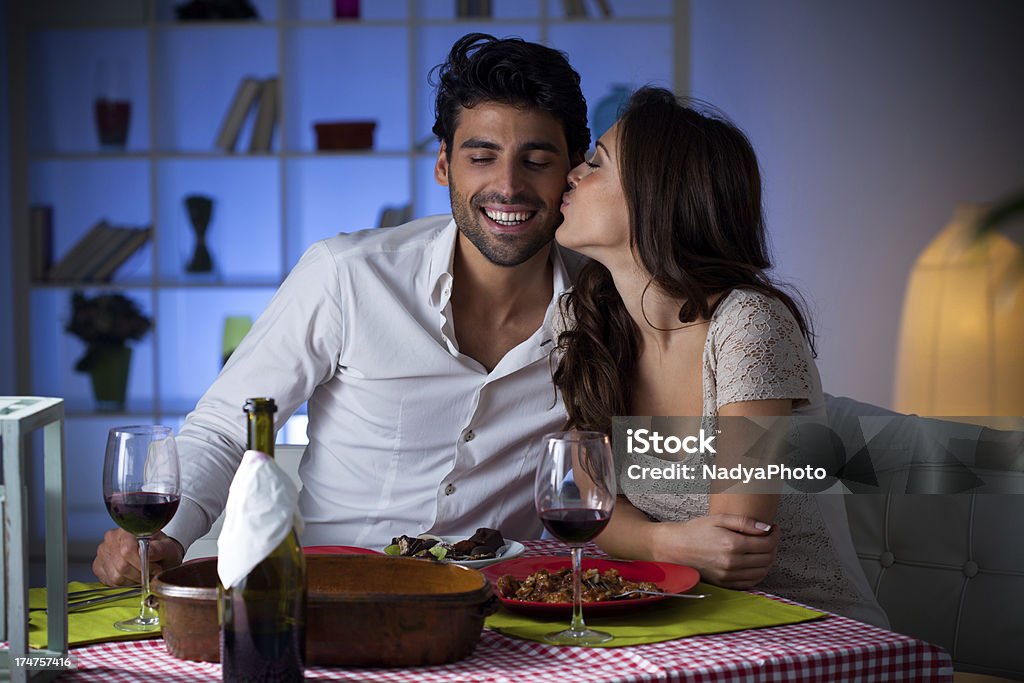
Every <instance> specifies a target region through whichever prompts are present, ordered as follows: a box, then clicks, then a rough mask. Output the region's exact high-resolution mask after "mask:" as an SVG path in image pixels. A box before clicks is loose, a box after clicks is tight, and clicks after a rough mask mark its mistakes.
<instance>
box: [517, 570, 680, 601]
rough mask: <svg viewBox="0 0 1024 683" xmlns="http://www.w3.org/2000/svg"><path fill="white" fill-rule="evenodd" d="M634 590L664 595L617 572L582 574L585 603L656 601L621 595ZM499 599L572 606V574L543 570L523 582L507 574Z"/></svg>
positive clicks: (649, 585)
mask: <svg viewBox="0 0 1024 683" xmlns="http://www.w3.org/2000/svg"><path fill="white" fill-rule="evenodd" d="M635 590H642V591H655V592H658V593H661V592H662V590H661V589H660V588H658V587H657V586H656V585H655V584H653V583H651V582H650V581H628V580H626V579H623V578H622V576H621V575H620V574H619V572H618V570H615V569H606V570H605V571H604V572H599V571H598V570H596V569H585V570H583V572H582V573H581V574H580V592H581V593H582V596H583V602H601V601H604V600H622V599H630V600H632V599H637V598H645V597H656V596H648V595H642V594H633V595H625V596H623V595H622V594H623V593H627V592H629V591H635ZM498 595H500V596H501V597H503V598H506V599H510V600H523V601H526V602H560V603H561V602H572V570H571V569H570V568H569V567H565V568H563V569H559V570H557V571H554V572H549V571H548V570H547V569H540V570H538V571H535V572H534V573H532V574H530V575H529V576H527V577H526V578H525V579H522V580H520V579H517V578H516V577H514V576H512V575H511V574H505V575H504V576H502V577H500V578H499V579H498Z"/></svg>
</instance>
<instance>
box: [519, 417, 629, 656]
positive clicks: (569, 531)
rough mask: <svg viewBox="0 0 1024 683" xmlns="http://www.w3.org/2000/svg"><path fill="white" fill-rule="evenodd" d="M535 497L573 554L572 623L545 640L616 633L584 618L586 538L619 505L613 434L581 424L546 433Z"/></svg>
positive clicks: (595, 638)
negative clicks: (582, 428) (589, 429)
mask: <svg viewBox="0 0 1024 683" xmlns="http://www.w3.org/2000/svg"><path fill="white" fill-rule="evenodd" d="M533 500H534V504H535V505H536V506H537V514H538V515H539V516H540V519H541V522H543V524H544V526H545V527H546V528H547V530H548V531H550V532H551V533H552V535H554V536H555V537H556V538H558V539H560V540H562V541H564V542H565V543H566V544H567V545H568V546H569V550H570V552H571V554H572V589H573V590H572V593H573V600H572V623H570V625H569V628H567V629H565V630H563V631H557V632H553V633H548V634H545V636H544V638H545V640H547V641H548V642H549V643H556V644H558V645H593V644H596V643H606V642H608V641H609V640H611V639H612V636H611V634H608V633H605V632H603V631H596V630H594V629H591V628H587V625H586V624H585V623H584V622H583V599H582V593H581V588H580V573H581V567H582V563H583V544H584V543H586V542H588V541H591V540H593V539H594V538H596V537H597V535H598V534H600V533H601V532H602V531H603V530H604V528H605V527H606V526H607V525H608V521H609V520H610V519H611V516H612V509H613V508H614V507H615V462H614V459H613V458H612V449H611V443H610V442H609V440H608V436H607V435H606V434H601V433H600V432H580V431H575V430H573V431H568V432H558V433H556V434H548V435H547V436H545V437H544V453H543V454H542V456H541V459H540V461H539V462H538V463H537V473H536V478H535V479H534V489H533Z"/></svg>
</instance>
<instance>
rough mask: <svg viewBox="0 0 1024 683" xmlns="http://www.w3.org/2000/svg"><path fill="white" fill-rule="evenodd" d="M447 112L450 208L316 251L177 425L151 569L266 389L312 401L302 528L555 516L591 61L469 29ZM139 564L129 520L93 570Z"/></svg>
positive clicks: (186, 536) (185, 538)
mask: <svg viewBox="0 0 1024 683" xmlns="http://www.w3.org/2000/svg"><path fill="white" fill-rule="evenodd" d="M433 130H434V133H435V134H436V135H437V136H438V139H439V140H440V143H441V144H440V150H439V152H438V157H437V163H436V166H435V171H434V175H435V178H436V179H437V181H438V182H439V183H440V184H442V185H445V186H447V187H448V188H449V193H450V196H451V203H452V214H453V216H454V218H453V219H449V218H448V217H447V216H444V217H433V218H425V219H420V220H416V221H413V222H411V223H409V224H406V225H404V226H399V227H396V228H389V229H387V230H372V231H363V232H358V233H353V234H343V235H338V236H336V237H334V238H331V239H328V240H324V241H322V242H318V243H317V244H314V245H313V246H312V247H311V248H310V249H309V250H308V251H307V252H306V254H305V255H304V256H303V257H302V259H301V260H300V261H299V263H298V264H297V265H296V266H295V268H294V270H293V271H292V272H291V273H290V274H289V276H288V278H287V279H286V281H285V282H284V284H282V286H281V288H280V289H279V290H278V292H277V294H276V295H275V296H274V298H273V299H272V301H271V302H270V304H269V305H268V307H267V310H266V311H265V312H264V313H263V314H262V315H261V316H260V318H259V320H258V321H257V322H256V324H255V325H254V326H253V329H252V330H251V331H250V333H249V334H248V335H247V337H246V339H245V341H244V342H243V343H242V345H241V346H240V347H239V348H238V350H236V351H235V352H234V354H232V356H231V360H230V361H229V363H228V364H227V365H226V367H225V368H224V370H223V372H222V373H221V375H220V377H218V379H217V380H216V382H215V383H214V384H213V386H212V387H211V388H210V390H209V391H208V392H207V393H206V394H205V395H204V396H203V398H202V399H201V400H200V401H199V404H198V405H197V406H196V409H195V411H193V412H192V413H191V414H190V415H189V417H188V419H187V421H186V423H185V425H184V426H183V427H182V429H181V432H180V434H179V435H178V438H177V440H178V447H179V451H180V455H181V466H182V484H183V485H182V501H181V505H180V507H179V510H178V513H177V515H176V516H175V518H174V520H173V521H172V522H171V523H170V524H169V525H168V526H167V527H166V529H165V530H164V532H165V534H166V535H164V534H160V535H159V536H158V537H157V538H156V539H154V541H153V542H152V543H151V546H150V557H151V566H152V567H154V570H158V569H160V568H167V567H170V566H175V565H176V564H178V563H180V561H181V558H182V556H183V552H184V550H183V549H184V548H187V547H188V546H189V545H190V544H191V543H192V542H193V541H194V540H195V539H196V538H198V537H199V536H201V535H202V534H204V533H205V532H206V531H207V530H208V529H209V527H210V526H211V524H212V523H213V521H214V520H215V519H216V517H217V516H218V515H219V514H220V512H221V510H222V509H223V507H224V502H225V500H226V498H227V491H228V486H229V484H230V482H231V478H232V476H233V475H234V472H235V470H236V468H237V467H238V463H239V461H240V458H241V454H242V451H243V450H244V447H245V438H246V435H245V423H244V420H243V417H242V410H241V409H242V404H243V403H244V401H245V399H246V398H247V397H251V396H271V397H274V398H275V399H276V400H277V404H278V406H280V413H279V414H278V417H279V422H283V420H284V419H285V418H286V417H287V416H289V415H290V414H291V413H292V412H293V411H294V410H295V409H296V408H297V407H298V406H299V405H301V404H302V402H303V401H307V400H308V409H309V427H308V434H309V446H308V448H307V450H306V453H305V455H304V456H303V460H302V463H301V465H300V470H299V472H300V476H301V478H302V480H303V483H304V486H303V490H302V495H301V500H300V510H301V512H302V514H303V517H304V518H305V520H306V530H305V533H304V534H303V541H304V543H306V544H324V543H332V544H349V545H362V546H369V547H380V546H383V545H386V544H387V543H388V542H390V540H391V537H392V536H395V535H399V534H403V533H404V534H411V535H415V534H418V533H422V532H427V531H429V532H432V533H437V534H456V535H457V534H467V535H468V534H471V533H472V532H473V531H474V530H475V529H476V528H477V527H478V526H490V527H494V528H498V529H500V530H501V531H502V532H503V533H505V534H506V535H508V536H509V537H511V538H533V537H536V536H537V534H538V533H539V531H540V524H539V522H538V520H537V517H536V513H535V512H534V509H533V496H532V482H533V466H534V461H535V458H534V457H533V456H535V455H536V453H537V448H538V440H539V436H540V435H542V434H544V433H545V432H547V431H554V430H557V429H559V428H561V426H562V425H563V423H564V420H565V413H564V411H563V410H562V407H561V403H560V401H559V400H557V396H556V394H555V392H554V389H553V387H552V385H551V376H550V367H549V362H548V355H549V353H550V350H551V348H552V347H553V332H552V329H551V323H552V320H553V318H554V316H555V314H556V308H557V307H556V302H557V298H558V296H559V294H561V292H562V291H563V290H564V289H566V288H567V287H569V286H570V284H571V275H572V271H573V270H574V269H573V266H572V263H570V256H569V255H568V254H566V255H564V256H565V261H563V254H562V253H560V252H559V250H558V249H557V247H554V246H553V243H552V241H551V240H552V236H553V235H554V231H555V228H556V227H557V226H558V224H559V223H560V222H561V214H560V213H559V206H560V204H561V198H562V192H563V191H564V189H565V178H566V175H567V173H568V171H569V169H570V168H572V167H573V166H575V165H576V164H578V163H580V162H581V161H582V158H583V155H584V153H585V152H586V150H587V148H588V147H589V144H590V132H589V130H588V128H587V109H586V102H585V101H584V98H583V94H582V92H581V90H580V85H579V76H578V74H577V73H576V72H575V71H574V70H573V69H572V68H571V67H570V66H569V63H568V62H567V61H566V59H565V57H564V55H562V54H561V53H559V52H557V51H555V50H552V49H550V48H547V47H544V46H541V45H537V44H533V43H527V42H525V41H522V40H518V39H509V40H497V39H495V38H493V37H491V36H486V35H482V34H471V35H467V36H465V37H463V38H462V39H460V40H459V41H458V42H457V43H456V44H455V45H454V46H453V48H452V50H451V53H450V55H449V57H448V60H447V61H446V62H445V63H444V64H442V65H441V66H440V67H439V83H438V88H437V99H436V122H435V125H434V128H433ZM138 564H139V560H138V550H137V545H135V540H134V539H133V538H132V537H131V536H130V535H128V534H127V533H126V532H124V531H121V530H113V531H109V532H107V534H106V536H105V538H104V541H103V543H102V544H101V545H100V546H99V548H98V550H97V556H96V560H95V561H94V563H93V571H94V572H95V573H96V575H97V576H98V577H99V578H100V580H102V581H103V582H105V583H108V584H111V585H115V584H122V583H131V582H137V581H138V579H139V569H138Z"/></svg>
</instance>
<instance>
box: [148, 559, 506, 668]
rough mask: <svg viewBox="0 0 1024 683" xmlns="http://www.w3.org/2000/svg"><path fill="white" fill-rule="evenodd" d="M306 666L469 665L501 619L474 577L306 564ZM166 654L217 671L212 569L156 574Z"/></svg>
mask: <svg viewBox="0 0 1024 683" xmlns="http://www.w3.org/2000/svg"><path fill="white" fill-rule="evenodd" d="M306 587H307V595H306V601H307V602H306V663H307V664H309V665H339V666H418V665H427V664H444V663H447V662H454V661H456V660H458V659H462V658H464V657H467V656H468V655H469V654H470V653H471V652H472V651H473V648H474V647H475V646H476V643H477V641H478V640H479V639H480V632H481V630H482V629H483V623H484V617H486V616H487V615H489V614H492V613H493V612H494V611H495V610H496V609H497V600H496V598H495V597H494V595H493V593H492V591H491V587H490V584H489V583H488V581H487V579H486V578H485V577H484V575H483V574H481V573H480V572H478V571H476V570H473V569H468V568H466V567H460V566H458V565H454V564H442V563H438V562H432V561H428V560H414V559H409V558H402V557H387V556H383V555H307V556H306ZM152 591H153V594H154V595H155V596H156V597H157V599H158V601H159V609H160V621H161V624H162V628H163V637H164V641H165V643H166V644H167V650H168V651H169V652H170V653H171V654H172V655H173V656H175V657H178V658H180V659H190V660H194V661H203V662H219V661H220V634H219V628H218V625H217V560H216V558H202V559H197V560H192V561H190V562H186V563H185V564H183V565H181V566H180V567H175V568H174V569H169V570H167V571H164V572H161V573H160V574H159V575H158V576H157V577H156V579H155V580H154V581H153V584H152Z"/></svg>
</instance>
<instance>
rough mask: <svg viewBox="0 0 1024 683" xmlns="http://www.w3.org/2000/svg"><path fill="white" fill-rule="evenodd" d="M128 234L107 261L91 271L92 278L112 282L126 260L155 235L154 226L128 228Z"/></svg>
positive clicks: (97, 280)
mask: <svg viewBox="0 0 1024 683" xmlns="http://www.w3.org/2000/svg"><path fill="white" fill-rule="evenodd" d="M126 230H128V231H129V232H128V234H127V236H126V237H125V239H124V240H122V241H121V242H119V243H118V245H117V248H116V249H115V250H113V252H111V254H110V256H108V257H107V259H106V261H104V263H103V264H101V265H100V267H99V268H97V269H96V270H95V271H93V272H92V273H90V279H92V280H95V281H96V282H110V278H111V277H113V275H114V273H115V272H117V269H118V268H120V267H121V266H122V265H124V263H125V261H127V260H128V259H129V258H131V257H132V255H134V254H135V252H137V251H138V250H139V249H141V248H142V247H143V246H144V245H145V244H146V242H148V241H149V238H150V237H152V236H153V228H152V227H145V228H126Z"/></svg>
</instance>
